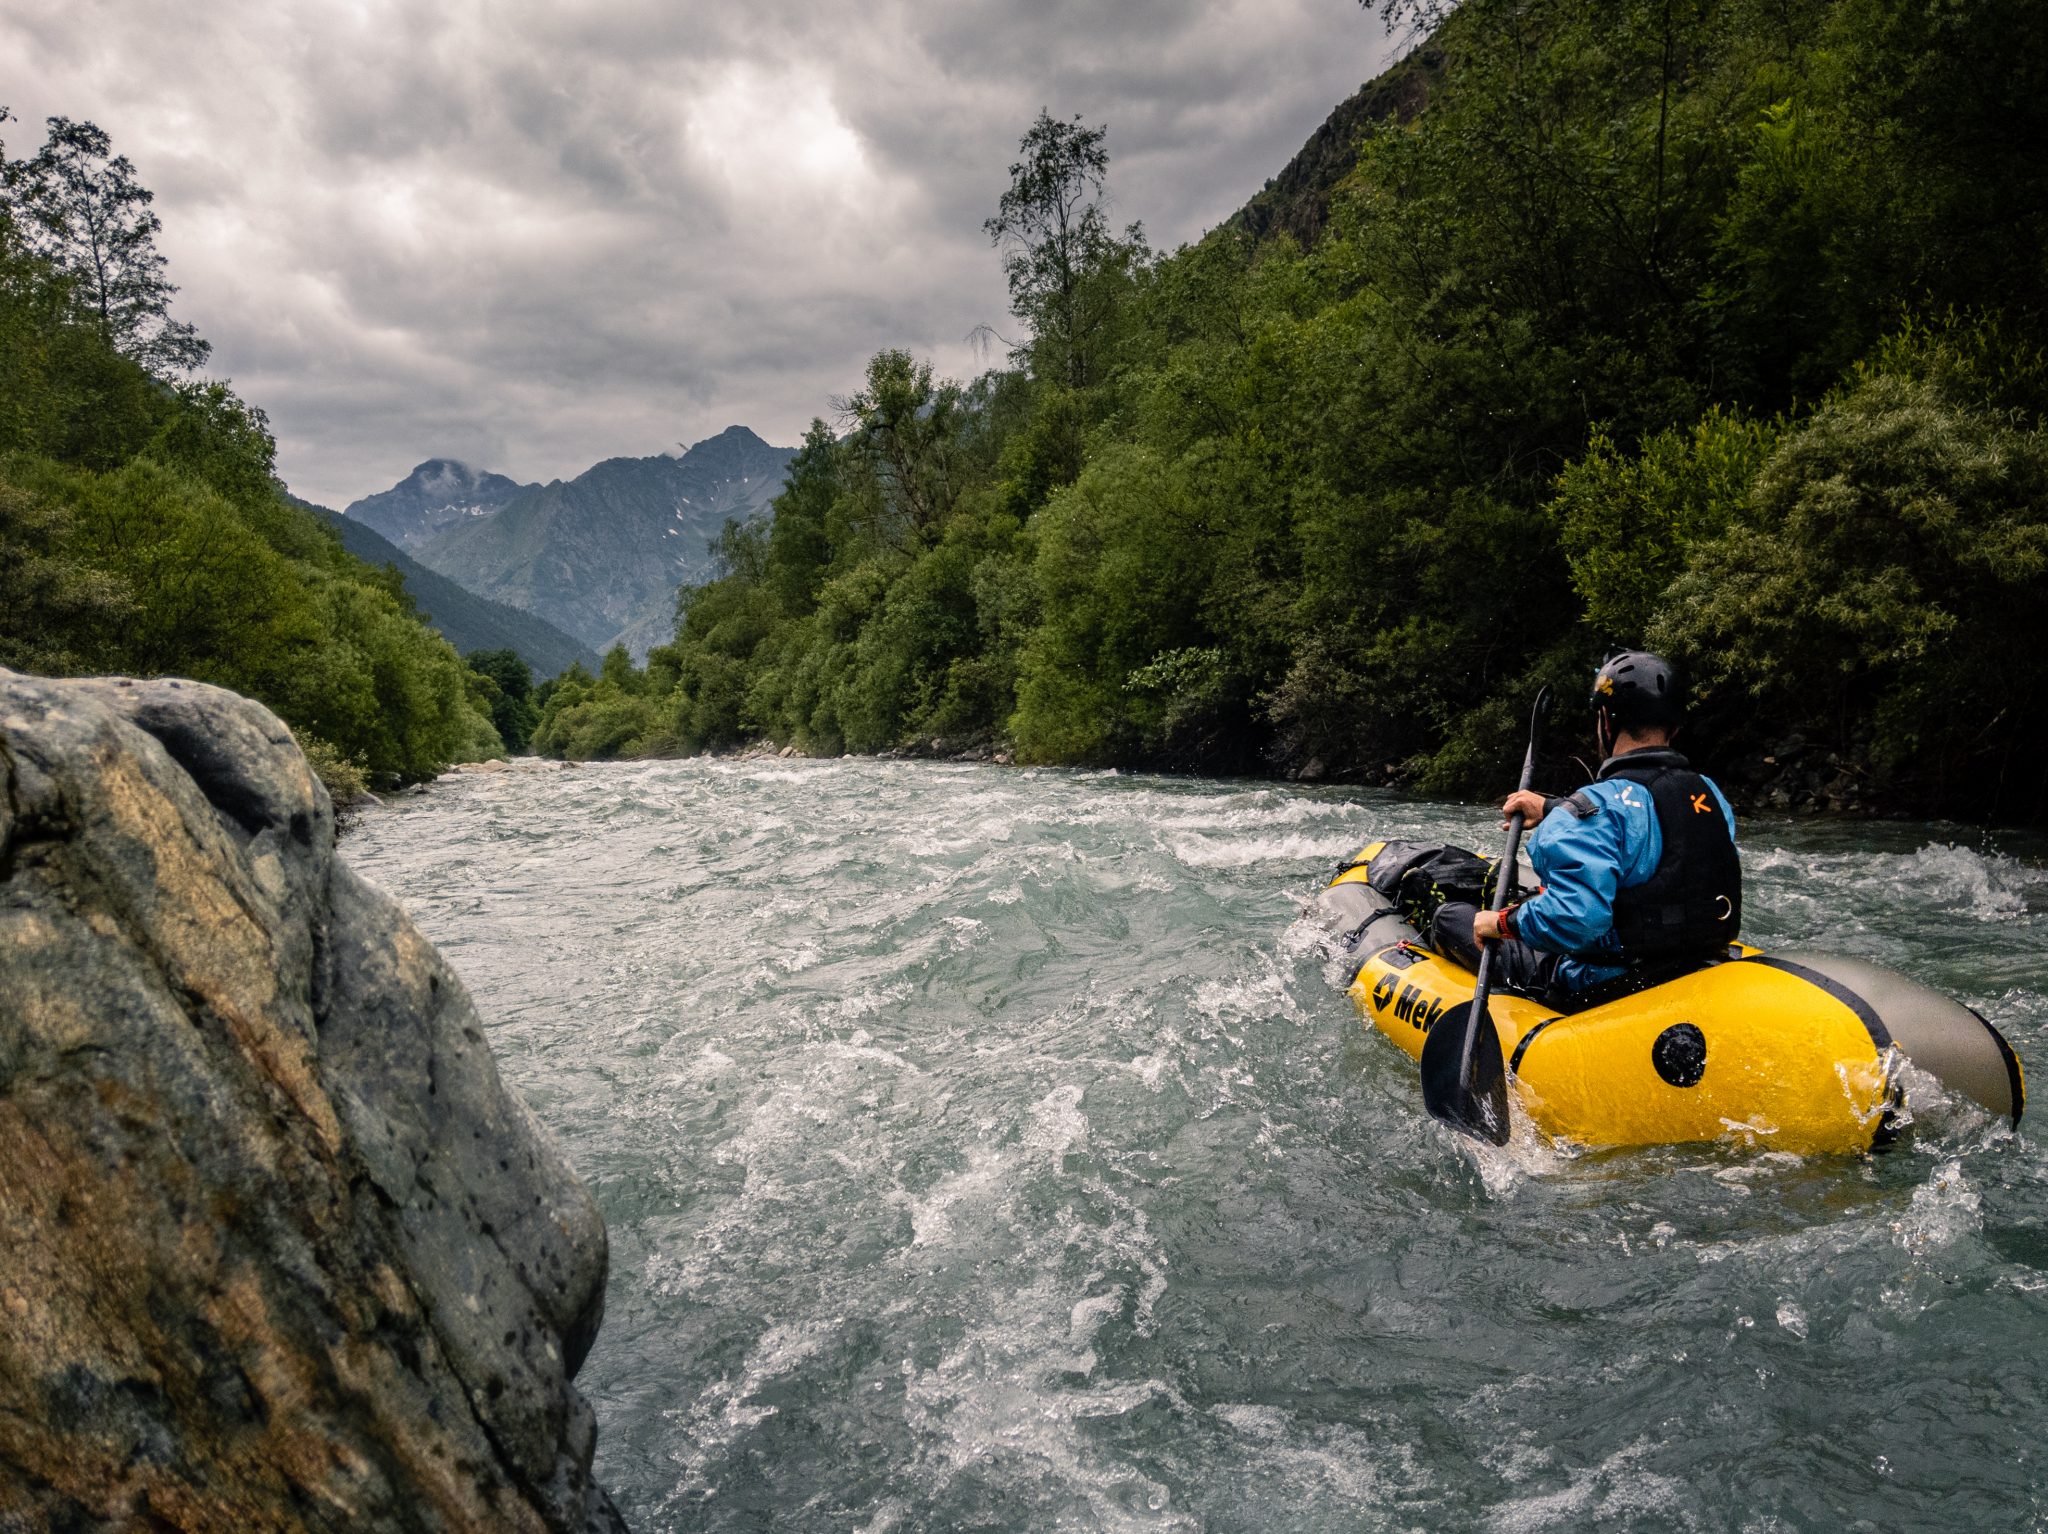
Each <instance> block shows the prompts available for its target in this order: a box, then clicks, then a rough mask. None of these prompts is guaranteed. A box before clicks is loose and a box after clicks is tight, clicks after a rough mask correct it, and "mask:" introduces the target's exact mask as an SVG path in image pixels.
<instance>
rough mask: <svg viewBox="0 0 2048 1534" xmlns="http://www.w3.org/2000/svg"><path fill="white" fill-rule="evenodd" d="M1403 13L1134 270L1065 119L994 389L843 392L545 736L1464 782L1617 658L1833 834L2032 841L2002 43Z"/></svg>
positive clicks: (2031, 349)
mask: <svg viewBox="0 0 2048 1534" xmlns="http://www.w3.org/2000/svg"><path fill="white" fill-rule="evenodd" d="M1391 10H1392V16H1391V19H1392V20H1394V21H1395V22H1397V23H1400V24H1406V25H1410V26H1413V27H1415V28H1416V29H1417V30H1418V31H1423V30H1426V31H1427V32H1428V37H1427V40H1426V41H1425V42H1423V43H1422V45H1421V46H1419V47H1417V48H1416V49H1415V50H1414V51H1413V52H1411V53H1410V54H1409V56H1408V57H1407V58H1406V59H1404V60H1403V61H1402V62H1401V63H1400V64H1398V65H1397V66H1396V67H1395V69H1394V70H1393V71H1391V72H1390V73H1389V75H1388V76H1386V77H1384V78H1383V79H1382V80H1380V81H1378V82H1375V84H1374V85H1373V86H1372V87H1369V88H1368V90H1367V91H1366V92H1365V93H1363V94H1362V96H1361V98H1359V101H1358V102H1354V103H1352V104H1350V108H1351V109H1353V110H1357V109H1360V108H1361V104H1362V107H1363V109H1364V111H1365V116H1366V117H1367V118H1368V119H1370V120H1369V121H1368V122H1367V125H1366V127H1365V130H1364V131H1363V132H1362V134H1361V135H1360V136H1359V138H1358V141H1357V143H1356V148H1355V153H1351V152H1349V151H1348V150H1347V151H1346V152H1344V153H1342V154H1340V155H1337V156H1336V163H1335V165H1334V168H1333V169H1332V170H1331V171H1330V172H1329V173H1328V175H1327V176H1324V177H1323V178H1322V179H1320V180H1319V179H1317V177H1318V173H1317V172H1316V171H1315V170H1314V168H1313V167H1310V168H1309V169H1308V170H1306V171H1305V170H1304V169H1303V167H1304V166H1305V165H1307V164H1308V162H1309V160H1310V159H1311V157H1312V156H1311V153H1310V151H1305V152H1304V156H1303V160H1302V161H1300V162H1297V165H1296V166H1294V167H1290V168H1289V171H1288V173H1287V174H1286V175H1285V176H1283V177H1281V178H1280V179H1279V180H1278V181H1276V182H1275V183H1274V184H1272V185H1271V186H1270V187H1269V188H1268V190H1267V192H1266V193H1264V194H1262V196H1261V198H1260V199H1258V200H1255V201H1254V203H1253V204H1252V206H1251V207H1250V208H1248V209H1247V210H1246V211H1245V212H1244V213H1243V214H1240V215H1239V216H1238V217H1237V218H1236V219H1234V220H1232V221H1230V222H1229V223H1226V224H1225V225H1223V226H1222V227H1220V228H1218V229H1216V230H1214V231H1212V232H1211V233H1210V234H1209V235H1208V236H1206V237H1205V238H1203V239H1202V240H1200V241H1199V242H1197V243H1195V244H1193V245H1191V246H1188V247H1185V248H1183V249H1180V250H1178V251H1175V252H1173V253H1171V254H1166V255H1161V254H1157V253H1155V252H1154V251H1152V250H1151V249H1149V248H1148V246H1147V243H1146V241H1145V238H1144V235H1143V232H1142V231H1141V230H1140V229H1138V228H1136V227H1133V228H1130V229H1126V230H1123V231H1117V230H1115V229H1113V228H1112V227H1111V225H1110V222H1109V219H1108V217H1107V215H1106V213H1105V201H1104V189H1105V184H1106V175H1107V166H1108V157H1107V152H1106V139H1105V132H1104V130H1103V129H1101V128H1097V127H1090V126H1087V125H1085V124H1083V123H1082V122H1080V121H1079V120H1078V119H1077V120H1075V121H1073V122H1065V121H1060V120H1058V119H1055V118H1053V117H1051V116H1049V115H1041V116H1040V118H1039V120H1038V121H1037V122H1036V123H1035V124H1034V125H1033V126H1032V128H1031V130H1030V132H1029V133H1028V134H1027V135H1026V136H1025V138H1024V141H1023V152H1022V154H1021V156H1020V158H1019V161H1018V163H1017V164H1016V165H1015V166H1013V167H1012V170H1011V185H1010V188H1009V190H1008V191H1007V192H1006V193H1005V194H1004V195H1003V197H1002V199H1001V203H1000V206H999V208H998V211H997V213H996V215H995V216H994V217H993V218H992V219H991V220H990V221H989V224H988V232H989V233H990V235H991V236H992V238H993V240H994V242H995V244H996V245H997V247H998V248H999V250H1000V252H1001V256H1002V259H1003V260H1004V263H1005V266H1006V269H1007V271H1008V274H1009V278H1010V290H1011V294H1012V297H1013V299H1014V302H1015V310H1016V314H1017V316H1018V318H1019V320H1020V321H1021V322H1022V324H1023V326H1024V327H1025V328H1026V331H1027V334H1026V337H1025V339H1024V340H1023V341H1022V342H1021V344H1019V345H1018V346H1017V347H1016V348H1015V350H1014V352H1013V354H1012V357H1011V365H1010V366H1007V367H1003V368H999V369H996V370H994V371H991V372H989V373H987V374H985V375H984V376H982V377H980V378H978V379H975V380H973V381H972V382H968V383H957V382H953V381H949V380H946V379H943V378H940V377H937V376H935V375H934V373H933V370H932V369H931V367H930V366H929V365H927V364H926V363H924V362H921V361H919V360H917V359H916V358H914V357H912V356H910V355H908V354H906V353H904V352H901V351H894V350H891V351H885V352H883V353H882V354H881V355H879V356H877V357H876V358H875V359H874V361H873V362H872V364H871V365H870V366H869V368H868V370H867V376H866V379H865V381H864V384H863V386H862V387H861V388H860V390H859V391H858V392H856V393H855V394H854V395H853V396H852V397H851V398H850V399H847V400H845V401H842V402H839V418H838V420H837V421H835V422H834V423H832V424H830V425H828V424H826V423H825V422H823V421H820V422H819V423H817V424H815V425H814V426H813V428H812V430H811V432H810V434H809V436H808V437H807V438H806V440H805V442H804V445H803V448H802V451H801V453H800V454H799V456H798V457H797V459H796V460H795V462H794V463H793V464H792V466H791V471H790V479H789V483H788V486H787V488H786V490H785V491H784V493H783V494H782V496H781V497H780V498H779V500H778V501H777V502H776V504H775V506H774V511H773V516H772V518H771V519H768V520H766V521H761V522H757V523H753V524H749V525H732V526H729V527H728V528H727V529H726V532H725V534H724V535H723V537H722V539H721V540H720V541H719V544H718V550H717V552H718V554H719V557H720V560H721V566H720V568H721V570H722V573H721V574H720V575H719V576H718V577H717V578H716V579H714V580H712V581H710V582H708V583H706V584H703V585H700V586H697V587H694V588H690V589H687V590H685V591H684V592H683V593H681V595H680V598H679V602H678V629H677V636H676V639H675V642H674V643H673V644H671V645H667V646H664V647H661V648H658V649H656V650H655V651H654V652H653V653H652V655H651V656H650V658H649V661H648V664H647V666H646V667H645V669H637V668H635V667H633V666H632V665H631V664H630V663H629V662H628V661H627V659H626V657H625V656H623V655H622V654H617V653H615V654H613V655H612V656H610V657H609V658H608V659H607V660H606V661H605V664H604V666H603V668H602V671H601V672H600V673H599V674H598V675H595V676H593V675H591V674H590V673H588V672H586V671H582V670H580V669H578V670H572V671H570V672H569V673H566V674H565V676H564V677H563V678H562V679H561V681H560V682H559V683H558V684H556V685H554V686H552V687H544V689H543V693H544V696H543V698H542V702H543V704H544V706H543V708H542V711H541V718H540V723H539V728H538V731H537V733H536V734H535V736H534V745H535V748H536V749H537V750H540V751H543V752H546V753H549V754H553V755H558V756H568V757H572V758H588V757H602V756H620V755H626V756H630V755H649V754H664V753H674V752H690V751H698V750H705V749H716V748H725V747H730V746H733V745H736V744H741V743H745V742H749V741H757V740H763V739H765V740H768V741H773V742H776V743H781V744H794V745H795V746H797V747H800V748H802V749H803V750H806V751H809V752H813V753H821V754H822V753H838V752H842V751H855V752H873V751H882V750H888V749H894V748H899V747H902V746H904V745H905V744H906V743H909V742H914V741H915V742H923V743H925V744H926V746H927V747H929V745H930V743H931V742H932V741H933V740H934V739H937V740H938V741H940V742H943V743H944V744H945V745H946V746H948V747H949V748H953V749H957V748H958V747H959V746H961V745H963V744H972V743H976V742H982V743H988V744H1002V745H1007V746H1009V747H1011V748H1013V749H1014V750H1015V751H1016V752H1017V754H1018V756H1019V757H1020V758H1021V759H1023V760H1027V761H1038V762H1072V763H1097V764H1127V765H1151V766H1160V767H1169V768H1176V769H1192V770H1198V771H1224V772H1235V771H1246V770H1264V771H1280V772H1289V773H1295V774H1299V775H1302V776H1320V775H1329V776H1341V777H1347V778H1353V779H1368V780H1376V781H1388V780H1392V781H1402V782H1408V783H1412V784H1415V785H1417V786H1419V787H1421V788H1423V789H1425V790H1429V791H1434V792H1462V791H1472V790H1477V789H1480V788H1482V787H1491V786H1497V785H1498V784H1499V783H1500V782H1501V781H1505V774H1506V773H1507V770H1508V768H1509V766H1510V763H1509V761H1508V757H1509V756H1510V755H1511V754H1512V751H1513V749H1514V743H1515V742H1516V741H1518V740H1519V738H1520V737H1519V734H1518V727H1517V725H1516V723H1515V721H1516V719H1517V718H1518V716H1519V709H1520V708H1521V706H1522V704H1523V701H1524V700H1526V698H1527V697H1528V696H1529V694H1530V693H1531V692H1533V690H1534V689H1535V688H1536V686H1538V685H1539V684H1541V683H1543V682H1545V681H1549V682H1553V683H1560V684H1569V685H1573V686H1578V685H1583V680H1584V676H1585V674H1586V670H1587V666H1588V663H1589V661H1590V660H1592V659H1594V658H1597V655H1598V654H1599V652H1600V651H1601V650H1602V649H1603V647H1604V646H1606V645H1608V644H1610V643H1648V644H1651V645H1654V646H1657V647H1659V648H1662V649H1664V650H1666V651H1668V652H1670V653H1672V654H1673V655H1675V656H1676V657H1677V658H1678V659H1679V660H1680V661H1681V662H1682V663H1685V664H1686V665H1688V667H1689V668H1690V670H1691V671H1692V673H1693V675H1694V677H1695V680H1696V683H1697V688H1698V694H1699V699H1700V709H1699V711H1698V715H1697V724H1696V739H1697V740H1698V741H1699V743H1700V745H1701V746H1702V747H1703V748H1704V751H1703V754H1704V755H1706V756H1707V757H1708V758H1709V759H1710V760H1714V761H1715V762H1717V763H1718V764H1720V765H1722V766H1723V767H1724V769H1726V768H1728V767H1731V766H1736V765H1738V764H1740V763H1743V762H1745V761H1746V762H1747V763H1748V764H1749V765H1750V766H1751V767H1752V768H1754V769H1755V773H1753V774H1752V775H1753V776H1755V775H1756V774H1761V773H1765V771H1766V767H1767V764H1768V760H1769V754H1770V753H1771V752H1772V751H1773V750H1774V748H1775V747H1777V746H1778V744H1779V743H1780V742H1784V741H1787V740H1788V739H1790V740H1791V741H1792V742H1793V744H1794V746H1795V747H1796V746H1797V745H1798V744H1799V743H1800V742H1801V741H1804V742H1806V743H1807V744H1808V747H1809V750H1810V751H1814V752H1820V753H1823V754H1825V755H1827V756H1829V757H1830V758H1831V759H1832V761H1833V763H1834V764H1835V766H1834V767H1831V769H1830V770H1831V771H1835V772H1837V774H1838V776H1839V778H1840V779H1841V782H1842V784H1843V785H1845V786H1844V787H1842V789H1841V792H1842V793H1843V794H1845V795H1846V796H1848V797H1851V798H1854V799H1855V800H1857V801H1859V802H1863V803H1871V804H1883V805H1889V806H1895V807H1899V808H1918V809H1922V810H1931V811H1939V812H1948V813H1955V814H1960V815H1964V816H1967V817H1970V818H1990V817H2038V815H2039V813H2040V811H2039V805H2040V803H2041V802H2042V800H2041V788H2042V785H2043V770H2042V765H2041V764H2042V763H2043V762H2044V760H2048V739H2044V724H2043V719H2044V715H2043V713H2042V711H2041V710H2039V709H2036V708H2031V707H2024V706H2016V700H2029V699H2031V698H2032V697H2034V696H2037V695H2038V694H2039V692H2040V690H2041V688H2042V685H2043V683H2044V682H2048V653H2044V651H2043V649H2042V647H2041V646H2040V645H2039V643H2038V642H2037V641H2038V635H2039V632H2040V626H2039V619H2038V614H2039V612H2040V611H2041V606H2042V602H2043V599H2044V598H2048V494H2044V492H2048V437H2044V435H2043V419H2042V412H2043V409H2044V405H2048V365H2044V362H2043V352H2042V343H2043V339H2044V315H2043V311H2042V307H2041V294H2042V293H2043V291H2044V286H2043V277H2044V270H2043V267H2044V255H2043V253H2044V251H2048V162H2044V160H2043V159H2042V157H2041V155H2040V153H2039V150H2038V146H2039V145H2040V144H2041V143H2043V142H2048V120H2044V119H2048V33H2044V32H2043V30H2042V29H2041V28H2040V27H2039V26H2038V25H2036V24H2035V22H2036V18H2035V17H2034V15H2033V13H2032V9H2031V7H2030V6H2028V5H2027V4H2025V3H2024V0H1981V3H1972V4H1969V5H1958V4H1948V3H1941V4H1935V5H1928V4H1926V3H1924V0H1789V3H1780V0H1772V3H1770V4H1763V3H1760V0H1681V3H1676V4H1673V3H1669V0H1623V3H1620V4H1614V5H1600V6H1593V5H1589V4H1586V3H1584V0H1468V3H1466V4H1465V5H1463V6H1462V7H1459V8H1458V9H1457V10H1456V12H1455V13H1454V14H1449V15H1445V14H1443V13H1442V12H1441V11H1432V10H1431V9H1430V8H1428V7H1427V6H1424V7H1416V6H1413V5H1400V4H1397V5H1395V6H1393V7H1392V8H1391ZM1341 118H1342V113H1341V112H1340V119H1341ZM1340 119H1333V123H1334V122H1337V121H1339V120H1340ZM1323 137H1327V135H1325V136H1321V137H1319V140H1318V142H1317V143H1312V144H1311V146H1310V150H1311V151H1316V150H1317V149H1318V144H1319V143H1321V141H1322V138H1323ZM1321 153H1322V158H1323V160H1324V161H1328V160H1329V159H1330V155H1329V152H1328V146H1327V144H1323V145H1322V150H1321ZM1304 181H1306V182H1307V184H1306V185H1304Z"/></svg>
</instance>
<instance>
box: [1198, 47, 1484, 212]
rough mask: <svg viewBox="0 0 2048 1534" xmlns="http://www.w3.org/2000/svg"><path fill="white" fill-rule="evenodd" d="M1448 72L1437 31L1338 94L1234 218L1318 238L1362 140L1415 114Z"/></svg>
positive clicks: (1356, 160) (1351, 169) (1404, 121)
mask: <svg viewBox="0 0 2048 1534" xmlns="http://www.w3.org/2000/svg"><path fill="white" fill-rule="evenodd" d="M1443 72H1444V45H1443V34H1442V33H1439V34H1438V35H1437V36H1436V37H1432V38H1430V39H1429V40H1428V41H1426V42H1425V43H1423V44H1422V46H1421V47H1419V48H1417V49H1416V50H1415V51H1414V52H1412V53H1410V54H1409V55H1408V56H1407V57H1405V58H1403V59H1402V60H1401V61H1400V62H1399V63H1397V64H1395V65H1394V66H1393V67H1392V68H1391V69H1389V70H1387V72H1386V73H1385V74H1383V75H1380V76H1379V77H1378V78H1377V79H1374V80H1370V81H1368V82H1366V84H1365V85H1363V86H1362V87H1360V88H1359V90H1358V91H1357V92H1356V93H1354V94H1353V95H1351V96H1350V97H1348V98H1347V99H1345V100H1344V101H1341V102H1339V103H1338V104H1337V108H1336V110H1335V111H1333V112H1331V113H1330V115H1329V117H1328V118H1327V119H1325V120H1324V122H1323V125H1322V126H1321V127H1320V128H1318V129H1316V131H1315V132H1314V133H1311V134H1310V135H1309V139H1308V142H1307V143H1306V144H1303V145H1302V146H1301V150H1300V152H1299V153H1298V154H1296V155H1295V157H1294V158H1293V159H1292V160H1289V161H1288V162H1287V164H1286V166H1285V168H1283V169H1282V170H1281V172H1280V174H1279V175H1277V176H1275V177H1274V178H1273V179H1272V180H1271V181H1268V182H1267V183H1266V185H1265V188H1264V189H1263V190H1262V191H1260V192H1259V193H1258V195H1257V196H1255V197H1253V198H1252V200H1251V201H1250V202H1248V203H1246V204H1245V205H1244V207H1242V208H1240V209H1239V210H1238V211H1237V213H1236V214H1235V215H1234V216H1233V217H1232V218H1231V220H1230V222H1231V223H1232V224H1234V225H1236V226H1237V227H1238V228H1240V229H1242V230H1244V231H1245V232H1246V233H1247V234H1249V235H1250V236H1251V237H1252V239H1253V240H1254V242H1262V241H1264V240H1266V239H1267V238H1268V237H1270V236H1273V235H1279V234H1285V235H1290V236H1292V237H1293V239H1294V240H1295V242H1296V243H1297V244H1299V245H1301V246H1302V247H1303V248H1304V249H1306V248H1307V247H1309V246H1311V245H1314V244H1315V243H1316V241H1317V240H1319V239H1321V238H1322V233H1323V226H1324V225H1325V224H1327V223H1328V222H1329V218H1330V197H1331V194H1332V193H1334V192H1335V191H1336V190H1337V184H1338V183H1339V182H1341V181H1342V180H1343V179H1344V178H1345V177H1346V176H1348V175H1350V174H1351V172H1352V171H1353V170H1354V169H1355V168H1356V167H1357V165H1358V149H1359V143H1360V141H1361V140H1363V139H1364V138H1365V137H1366V135H1367V134H1369V133H1371V132H1373V131H1374V130H1375V129H1377V128H1378V127H1379V126H1380V125H1381V124H1383V123H1389V122H1392V123H1406V122H1410V121H1412V120H1413V119H1414V117H1415V114H1416V113H1418V112H1420V111H1421V110H1422V108H1423V106H1424V105H1425V104H1426V103H1427V102H1428V100H1429V95H1430V92H1431V91H1432V90H1433V89H1434V88H1435V87H1436V85H1437V83H1438V81H1440V80H1441V79H1442V78H1443Z"/></svg>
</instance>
